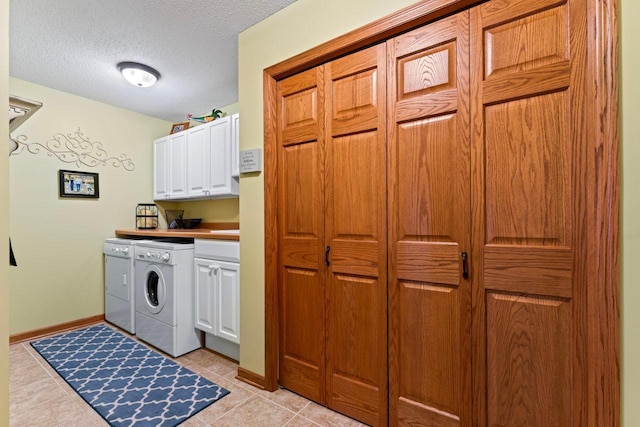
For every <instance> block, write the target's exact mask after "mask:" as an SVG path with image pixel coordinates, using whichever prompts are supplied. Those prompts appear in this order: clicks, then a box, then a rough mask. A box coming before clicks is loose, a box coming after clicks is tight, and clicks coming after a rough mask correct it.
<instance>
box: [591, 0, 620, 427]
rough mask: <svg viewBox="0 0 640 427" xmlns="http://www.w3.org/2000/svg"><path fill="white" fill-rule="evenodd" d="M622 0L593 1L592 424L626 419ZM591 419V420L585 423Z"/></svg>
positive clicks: (618, 423) (598, 424)
mask: <svg viewBox="0 0 640 427" xmlns="http://www.w3.org/2000/svg"><path fill="white" fill-rule="evenodd" d="M619 4H620V1H619V0H588V1H587V19H586V22H588V23H589V24H588V25H587V29H586V32H587V40H588V41H589V42H588V45H587V61H588V62H587V73H586V81H587V82H589V83H588V84H587V94H586V97H585V101H586V102H585V106H586V111H585V123H586V124H587V129H586V131H587V132H588V135H590V136H591V137H590V138H589V139H588V141H589V153H590V154H591V156H592V157H591V160H590V163H589V181H588V183H587V184H588V187H589V188H590V189H591V191H590V192H589V195H588V199H587V200H588V201H587V206H590V207H591V206H593V207H594V209H595V211H596V213H595V215H592V214H591V213H589V214H588V216H587V218H588V221H589V224H588V227H589V229H591V230H595V233H594V236H593V239H592V242H591V249H592V251H593V252H590V253H589V259H588V271H587V272H586V277H588V278H590V286H589V291H588V294H587V298H586V304H587V307H588V310H587V319H588V329H587V330H588V349H587V350H588V353H589V354H592V355H594V356H595V357H591V358H589V363H588V367H587V369H588V372H589V373H590V374H591V375H590V376H589V383H588V387H587V390H588V394H587V396H586V399H587V401H588V403H589V412H588V426H589V427H596V426H604V425H611V426H618V425H620V306H619V304H620V295H619V292H620V291H619V286H620V277H619V276H620V258H619V257H620V198H621V196H620V165H619V162H620V160H619V159H620V141H619V139H620V136H619V116H618V114H619V110H618V109H619V104H618V102H619V101H618V95H619V80H618V79H619V73H620V71H619V63H620V62H619V59H620V58H619V55H620V53H619V44H618V16H619V12H618V7H619ZM585 425H587V424H586V423H585Z"/></svg>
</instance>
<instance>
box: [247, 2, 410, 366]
mask: <svg viewBox="0 0 640 427" xmlns="http://www.w3.org/2000/svg"><path fill="white" fill-rule="evenodd" d="M412 3H415V0H396V1H385V0H350V1H346V2H345V1H343V0H325V1H317V0H298V1H297V2H295V3H293V4H292V5H291V6H288V7H286V8H285V9H283V10H281V11H280V12H278V13H276V14H275V15H272V16H270V17H269V18H267V19H266V20H264V21H262V22H260V23H258V24H256V25H255V26H253V27H251V28H249V29H248V30H246V31H244V32H243V33H241V34H240V36H239V39H238V44H239V53H238V55H239V86H240V92H239V99H240V117H241V120H240V149H241V150H248V149H252V148H262V146H263V141H264V140H263V133H262V132H263V126H262V71H263V69H264V68H267V67H269V66H271V65H274V64H276V63H278V62H280V61H283V60H285V59H287V58H290V57H291V56H294V55H296V54H298V53H301V52H303V51H305V50H307V49H310V48H312V47H315V46H317V45H318V44H320V43H323V42H325V41H328V40H331V39H333V38H335V37H338V36H340V35H342V34H344V33H346V32H348V31H351V30H353V29H355V28H358V27H361V26H363V25H365V24H367V23H369V22H371V21H374V20H376V19H378V18H381V17H383V16H385V15H388V14H390V13H391V12H394V11H396V10H399V9H401V8H403V7H405V6H408V5H409V4H412ZM336 11H340V13H336ZM263 188H264V180H263V174H259V175H257V176H249V175H245V176H242V177H241V178H240V194H241V197H240V229H241V240H240V257H241V259H242V262H241V263H240V269H241V270H240V275H241V277H242V288H241V296H240V300H241V308H240V315H241V320H240V325H241V336H242V342H241V344H240V365H241V366H242V367H243V368H245V369H248V370H250V371H252V372H255V373H257V374H261V375H263V374H264V191H263Z"/></svg>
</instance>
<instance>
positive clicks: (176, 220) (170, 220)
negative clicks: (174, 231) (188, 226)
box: [164, 209, 184, 228]
mask: <svg viewBox="0 0 640 427" xmlns="http://www.w3.org/2000/svg"><path fill="white" fill-rule="evenodd" d="M164 213H165V214H166V216H167V224H169V228H182V225H181V224H180V221H181V220H182V215H184V211H183V210H170V209H165V211H164Z"/></svg>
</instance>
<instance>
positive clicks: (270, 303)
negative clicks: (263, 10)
mask: <svg viewBox="0 0 640 427" xmlns="http://www.w3.org/2000/svg"><path fill="white" fill-rule="evenodd" d="M262 80H263V98H264V108H263V114H264V117H263V121H264V172H263V174H264V253H265V259H264V276H265V284H264V316H265V319H264V341H265V348H264V387H265V389H266V390H268V391H275V390H277V389H278V326H279V320H278V312H279V306H278V270H279V261H278V258H279V257H278V249H279V247H278V234H279V230H278V168H277V165H278V143H277V139H278V138H277V134H278V127H277V119H278V118H277V111H278V101H277V83H276V80H275V79H274V78H273V77H272V76H271V75H269V74H268V73H267V72H264V73H263V74H262ZM238 373H239V369H238Z"/></svg>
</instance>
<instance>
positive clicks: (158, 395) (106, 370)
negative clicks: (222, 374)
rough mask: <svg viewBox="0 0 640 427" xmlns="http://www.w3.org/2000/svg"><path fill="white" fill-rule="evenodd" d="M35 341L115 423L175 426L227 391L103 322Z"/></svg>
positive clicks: (65, 374) (59, 369) (40, 351)
mask: <svg viewBox="0 0 640 427" xmlns="http://www.w3.org/2000/svg"><path fill="white" fill-rule="evenodd" d="M31 346H33V348H35V349H36V351H38V353H40V354H41V355H42V357H44V359H45V360H46V361H47V362H48V363H49V364H50V365H51V366H52V367H53V369H55V370H56V371H57V372H58V374H60V376H61V377H62V378H64V380H65V381H66V382H67V383H69V385H70V386H71V387H73V389H74V390H75V391H76V392H78V394H79V395H80V396H82V398H83V399H84V400H85V401H86V402H87V403H89V405H91V407H93V409H95V410H96V412H98V413H99V414H100V415H101V416H102V418H104V419H105V420H106V421H107V422H108V423H109V424H110V425H112V426H136V427H138V426H140V427H142V426H149V427H151V426H154V427H155V426H163V427H169V426H176V425H178V424H180V423H181V422H183V421H185V420H186V419H187V418H189V417H190V416H192V415H194V414H196V413H198V412H199V411H201V410H203V409H204V408H206V407H207V406H209V405H211V404H212V403H213V402H215V401H216V400H218V399H220V398H221V397H223V396H226V395H227V394H228V393H229V391H228V390H225V389H224V388H222V387H220V386H218V385H216V384H214V383H212V382H211V381H209V380H207V379H206V378H203V377H201V376H200V375H196V374H194V373H193V372H191V371H190V370H188V369H186V368H184V367H182V366H180V365H178V364H177V363H175V362H173V361H172V360H169V359H167V358H166V357H164V356H162V355H160V354H159V353H156V352H155V351H152V350H149V349H148V348H147V347H145V346H143V345H142V344H139V343H137V342H135V341H134V340H132V339H131V338H128V337H126V336H124V335H122V334H121V333H119V332H116V331H114V330H113V329H111V328H109V327H107V326H105V325H102V324H101V325H96V326H91V327H89V328H85V329H79V330H76V331H72V332H67V333H65V334H61V335H57V336H54V337H51V338H45V339H42V340H39V341H34V342H32V343H31Z"/></svg>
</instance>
